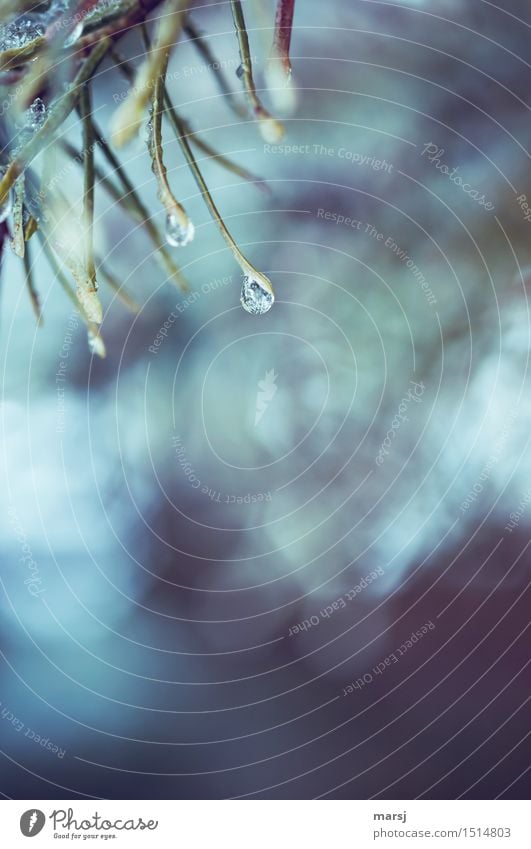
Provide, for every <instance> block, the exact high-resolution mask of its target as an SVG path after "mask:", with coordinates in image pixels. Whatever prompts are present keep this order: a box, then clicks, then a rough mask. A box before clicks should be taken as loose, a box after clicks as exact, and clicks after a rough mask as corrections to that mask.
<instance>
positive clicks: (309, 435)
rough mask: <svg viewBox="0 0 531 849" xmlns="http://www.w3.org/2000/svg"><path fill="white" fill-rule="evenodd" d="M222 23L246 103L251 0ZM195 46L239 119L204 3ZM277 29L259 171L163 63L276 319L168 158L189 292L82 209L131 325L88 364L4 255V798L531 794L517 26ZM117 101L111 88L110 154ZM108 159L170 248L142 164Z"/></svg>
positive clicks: (517, 14) (128, 158) (77, 332)
mask: <svg viewBox="0 0 531 849" xmlns="http://www.w3.org/2000/svg"><path fill="white" fill-rule="evenodd" d="M244 8H245V13H246V16H247V24H248V28H249V34H250V41H251V50H252V55H253V57H254V59H255V66H256V77H257V85H258V87H259V89H260V90H261V91H262V90H263V89H264V75H263V69H264V65H265V60H266V59H267V55H268V51H269V45H270V43H271V38H272V21H273V16H274V8H273V3H272V2H258V0H247V2H246V3H245V4H244ZM195 21H196V24H197V25H198V26H199V27H200V28H201V30H203V31H204V32H205V33H206V34H207V36H208V42H209V44H210V46H211V48H212V50H213V51H214V52H215V54H216V56H217V57H218V59H219V62H220V65H221V67H223V69H224V70H225V72H226V74H227V75H228V77H229V78H230V80H231V82H232V84H233V86H234V90H235V91H236V92H239V89H240V85H241V83H240V81H239V80H238V78H237V76H236V73H235V72H236V69H237V67H238V64H239V59H238V53H237V44H236V41H235V37H234V33H233V29H232V19H231V14H230V8H229V5H228V4H227V3H225V2H222V3H214V4H208V5H204V6H203V5H201V4H199V3H197V4H196V8H195ZM294 23H295V26H294V33H293V39H292V59H293V68H294V88H295V90H296V93H297V105H296V109H295V110H294V111H293V112H291V113H289V114H287V115H285V116H283V117H284V121H285V126H286V135H285V138H284V139H283V140H282V142H281V143H280V146H277V147H275V146H271V145H268V144H267V143H265V142H264V141H263V140H262V138H261V137H260V135H259V133H258V131H257V128H256V125H255V124H253V123H252V121H250V120H249V121H248V120H238V119H237V118H235V117H234V115H233V114H232V113H231V112H230V111H229V110H228V109H227V104H226V102H225V98H224V97H223V96H222V95H221V94H220V92H219V90H218V88H217V85H216V80H215V78H214V75H213V73H212V69H211V68H209V67H208V66H207V65H206V64H205V61H204V59H202V58H201V57H200V56H199V55H198V53H197V52H196V51H195V50H194V45H193V44H192V43H190V41H187V40H186V39H183V41H182V44H181V45H180V46H179V47H178V49H177V50H176V52H175V53H174V56H173V59H172V65H171V80H172V82H171V91H172V94H173V97H174V99H175V102H176V103H177V104H178V106H179V108H180V111H181V112H182V114H183V115H184V116H185V117H186V118H187V119H188V120H189V121H190V122H191V123H192V125H193V126H194V128H195V129H196V130H198V131H201V132H202V134H203V137H204V138H205V140H207V141H209V142H210V143H211V144H213V145H215V147H216V148H217V149H218V150H219V151H220V152H223V153H225V154H227V155H230V156H231V157H232V158H234V159H236V160H237V161H238V162H239V163H241V164H242V165H244V166H245V167H248V168H250V169H252V170H253V171H254V172H256V173H257V174H258V175H260V176H261V177H262V178H263V179H264V180H265V181H266V182H267V186H268V187H269V189H270V193H269V194H268V193H267V192H264V191H260V190H259V189H257V187H256V186H253V185H251V184H249V183H247V182H244V181H242V180H240V179H238V178H237V177H235V176H234V175H233V174H231V173H228V172H226V171H224V170H223V169H222V168H221V167H220V166H219V163H217V162H215V161H213V160H212V159H208V158H204V157H203V158H202V160H201V165H202V167H203V169H204V172H205V175H206V177H207V179H208V183H209V186H210V188H211V191H212V193H213V196H214V198H215V201H216V203H217V204H218V206H219V209H220V211H221V212H222V214H223V217H224V219H225V222H226V224H227V226H228V227H229V229H230V230H231V232H232V233H233V235H234V237H235V238H236V239H237V241H238V243H239V244H240V245H241V246H242V249H243V250H244V252H245V254H246V255H247V256H248V257H249V259H251V261H252V262H253V263H255V264H256V266H257V267H258V268H260V269H261V270H262V271H264V272H265V273H266V274H267V275H268V276H269V277H270V278H271V280H272V283H273V285H274V288H275V291H276V297H277V301H276V303H275V305H274V307H273V309H272V310H271V311H270V312H269V313H268V314H267V315H265V316H261V317H258V316H250V315H248V314H247V313H245V312H244V311H243V310H242V309H241V306H240V304H239V292H240V285H241V274H240V271H239V269H238V267H237V266H236V265H235V263H234V261H233V259H232V256H231V254H230V252H229V250H228V249H227V248H226V246H225V243H224V242H223V241H222V239H221V237H220V236H219V233H218V230H217V228H216V226H215V224H214V223H212V221H211V220H210V218H209V215H208V212H207V210H206V207H205V206H204V203H203V200H202V198H201V196H200V194H199V192H198V190H197V188H196V186H195V184H194V182H193V180H192V178H191V176H190V174H189V172H188V170H187V168H186V165H185V163H184V161H183V159H182V157H181V154H180V151H179V149H178V146H177V143H176V142H175V141H174V140H173V138H172V136H171V135H170V133H169V131H168V133H167V140H166V157H167V160H168V167H169V175H170V180H171V182H172V186H173V187H174V189H175V191H176V193H177V194H178V197H179V199H180V200H181V201H182V202H183V203H184V204H185V206H186V208H187V210H188V212H189V214H190V216H191V218H192V219H193V221H194V223H195V226H196V237H195V240H194V242H193V243H192V244H190V245H189V246H187V247H186V248H184V249H178V250H175V254H174V255H175V259H176V261H178V262H179V263H181V265H182V268H183V270H184V273H185V274H186V276H187V278H188V280H189V281H190V285H191V292H190V293H189V294H187V295H184V294H182V293H181V292H179V291H178V289H177V288H175V287H174V286H172V284H171V283H170V282H168V280H167V279H166V278H165V276H164V273H163V272H162V271H161V269H160V266H159V265H158V264H157V263H156V262H155V261H154V259H153V254H152V248H151V246H150V243H149V242H148V241H147V240H146V239H145V238H144V235H143V233H142V232H141V231H140V228H138V227H136V226H135V225H134V224H133V225H132V224H131V222H130V221H129V220H128V219H126V218H125V217H124V216H123V215H122V213H121V212H120V211H119V210H118V209H117V208H116V206H114V205H113V204H112V202H108V201H107V200H106V199H105V196H104V194H103V193H102V192H99V193H98V204H97V209H96V214H97V224H96V233H97V245H98V253H99V255H100V256H102V257H105V258H106V259H107V260H108V262H109V264H110V266H112V268H113V270H114V273H115V274H116V275H117V276H118V277H119V279H120V281H121V282H123V284H124V285H125V286H126V287H127V289H128V291H130V292H132V293H134V296H135V298H136V299H137V300H138V301H139V304H140V306H141V309H140V311H139V312H138V314H136V315H135V314H131V313H130V312H128V311H127V310H126V309H125V308H124V306H123V304H122V303H121V302H120V301H119V300H118V299H117V298H116V297H115V296H113V293H112V292H111V293H110V294H109V293H108V292H106V291H105V290H104V289H103V288H102V293H103V300H104V307H105V318H104V323H103V327H102V334H103V337H104V339H105V343H106V346H107V358H106V359H105V360H100V359H97V358H96V357H93V356H92V355H91V354H90V352H89V351H88V350H87V344H86V332H85V331H84V330H83V327H82V324H81V321H80V317H79V315H77V314H76V312H75V310H73V308H72V306H71V304H70V303H69V302H68V301H67V300H66V299H65V297H64V295H63V293H62V292H61V291H60V289H59V287H58V285H57V281H56V280H54V275H53V273H52V272H51V270H50V268H49V266H48V265H47V264H46V260H45V259H44V257H43V256H42V255H40V254H39V252H38V251H37V252H36V253H35V254H34V263H35V273H36V279H37V282H38V285H39V289H40V292H41V296H42V300H43V305H44V326H43V327H42V328H39V329H36V328H35V322H34V319H33V316H32V313H31V307H30V305H29V303H28V300H27V297H26V292H25V289H24V281H23V276H22V274H21V270H20V268H19V264H18V263H17V262H15V259H14V257H12V256H11V255H10V252H9V251H7V252H6V254H5V256H4V261H3V267H2V293H1V334H0V345H1V356H2V359H1V365H2V371H1V375H2V396H1V406H0V412H1V416H0V422H1V453H0V467H1V479H2V482H3V483H2V487H1V493H0V499H1V503H2V509H1V510H0V524H1V536H0V558H1V566H2V568H1V582H2V585H1V594H0V611H1V616H0V649H1V654H0V702H1V704H0V719H1V721H0V744H1V746H0V747H1V750H2V770H1V781H0V791H1V792H2V793H3V794H4V795H5V796H7V797H13V798H21V799H22V798H25V799H31V798H40V799H43V798H50V799H52V798H59V799H60V798H87V797H89V798H90V797H102V798H122V799H127V798H146V799H149V798H163V799H164V798H180V799H182V798H227V797H250V798H288V799H289V798H314V797H326V798H362V799H363V798H389V799H409V798H416V797H423V798H457V797H459V798H494V797H503V798H525V797H526V796H527V794H528V793H529V772H528V770H529V764H530V759H529V755H530V747H529V738H528V733H529V732H528V728H529V704H528V702H529V698H530V696H531V688H530V681H531V678H530V675H529V670H528V664H529V660H530V657H531V652H530V645H531V643H530V640H529V632H528V630H527V629H528V626H529V594H528V589H529V565H530V558H531V554H530V551H529V543H530V535H529V532H530V526H531V488H530V487H531V481H530V457H529V436H530V427H529V422H530V412H531V402H530V400H529V388H530V385H529V384H530V382H529V374H528V371H529V339H530V321H529V303H528V288H529V280H530V277H529V274H530V272H531V247H530V246H531V238H530V236H531V220H526V219H529V218H531V214H529V215H528V214H527V211H526V203H527V202H528V200H529V203H530V204H531V163H530V154H529V152H528V149H529V139H530V136H531V101H530V96H529V89H530V82H531V10H530V8H529V4H528V3H526V2H524V0H508V1H507V2H506V3H505V4H503V8H502V6H501V4H500V5H499V6H498V5H496V4H495V3H492V2H486V0H466V2H465V0H426V2H422V0H416V2H413V0H410V2H380V0H352V2H349V3H342V2H340V0H333V2H327V3H322V2H318V0H298V3H297V7H296V13H295V22H294ZM120 50H121V52H122V54H127V55H128V56H130V57H131V58H132V59H133V60H135V57H138V58H141V54H142V46H141V42H140V39H139V38H138V36H137V35H135V34H131V35H130V36H128V37H127V38H126V39H125V40H124V42H123V44H121V45H120ZM126 90H127V82H126V81H124V80H123V79H122V78H121V77H120V76H119V75H118V74H117V73H116V71H115V70H113V68H112V66H111V65H110V64H106V65H104V66H102V68H101V69H100V72H99V74H98V77H97V82H96V88H95V93H94V98H95V108H96V110H97V115H98V120H99V122H100V123H101V124H102V126H106V125H107V124H108V122H109V120H110V118H111V116H112V114H113V112H114V110H115V108H116V104H117V102H119V101H120V98H121V97H123V96H124V92H126ZM262 93H263V97H264V100H265V101H266V102H267V103H268V105H269V106H271V108H274V107H275V106H276V105H277V106H279V107H280V111H281V112H282V108H283V107H284V105H285V104H284V100H285V98H282V96H281V95H282V92H276V93H275V92H274V91H272V92H267V91H262ZM68 132H70V135H71V138H72V139H73V140H74V141H77V142H78V143H79V130H78V128H77V126H76V123H75V121H74V120H73V119H72V121H71V130H69V131H68ZM122 161H123V162H124V165H125V167H126V169H127V172H128V174H129V175H130V177H131V178H132V179H133V180H134V182H135V185H136V186H137V187H139V188H140V190H141V193H142V197H143V199H144V201H145V202H146V204H148V205H149V207H150V209H151V210H152V213H153V220H154V221H155V222H156V223H157V224H161V223H162V224H163V219H164V212H163V211H162V210H161V208H160V205H157V202H156V187H155V186H154V179H153V175H152V173H151V170H150V166H149V161H148V158H147V155H146V151H145V144H144V142H143V140H142V139H140V140H139V141H138V142H134V143H133V144H132V145H131V146H130V147H128V148H127V149H126V150H125V153H124V155H123V156H122ZM58 167H59V166H58ZM63 182H64V185H63V189H64V191H65V192H66V193H67V194H68V196H69V198H70V200H71V202H72V203H74V202H76V200H77V199H78V198H79V193H80V191H81V186H82V174H81V171H79V172H78V171H76V170H74V169H71V170H70V171H69V172H68V176H67V178H66V179H65V180H64V181H63ZM165 323H166V325H165ZM161 329H162V331H161Z"/></svg>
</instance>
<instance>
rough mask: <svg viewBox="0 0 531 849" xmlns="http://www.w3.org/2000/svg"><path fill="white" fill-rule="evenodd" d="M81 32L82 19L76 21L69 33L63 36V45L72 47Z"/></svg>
mask: <svg viewBox="0 0 531 849" xmlns="http://www.w3.org/2000/svg"><path fill="white" fill-rule="evenodd" d="M82 32H83V21H78V23H77V24H76V25H75V27H74V29H73V30H72V32H71V33H69V34H68V35H67V37H66V38H65V43H64V46H65V47H73V46H74V44H75V43H76V41H79V39H80V38H81V34H82Z"/></svg>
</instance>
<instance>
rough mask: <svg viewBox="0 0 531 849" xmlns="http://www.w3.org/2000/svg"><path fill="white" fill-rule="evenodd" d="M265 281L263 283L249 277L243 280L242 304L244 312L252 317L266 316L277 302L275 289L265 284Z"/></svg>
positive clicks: (246, 276)
mask: <svg viewBox="0 0 531 849" xmlns="http://www.w3.org/2000/svg"><path fill="white" fill-rule="evenodd" d="M265 279H266V278H264V282H261V281H260V280H258V279H257V278H256V277H251V276H249V275H245V277H244V278H243V282H242V293H241V296H240V302H241V305H242V307H243V308H244V310H245V311H246V312H248V313H251V315H264V313H266V312H269V310H270V309H271V307H272V306H273V304H274V302H275V295H274V292H273V289H272V288H271V286H270V285H267V284H266V283H265Z"/></svg>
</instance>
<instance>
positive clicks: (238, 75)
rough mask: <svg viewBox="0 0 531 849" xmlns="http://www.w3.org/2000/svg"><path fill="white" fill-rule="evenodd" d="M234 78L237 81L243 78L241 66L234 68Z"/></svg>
mask: <svg viewBox="0 0 531 849" xmlns="http://www.w3.org/2000/svg"><path fill="white" fill-rule="evenodd" d="M236 76H237V77H238V79H239V80H241V78H242V77H243V65H238V67H237V68H236Z"/></svg>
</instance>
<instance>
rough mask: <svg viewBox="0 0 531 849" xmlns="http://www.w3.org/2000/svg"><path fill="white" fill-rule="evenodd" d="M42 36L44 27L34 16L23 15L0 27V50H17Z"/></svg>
mask: <svg viewBox="0 0 531 849" xmlns="http://www.w3.org/2000/svg"><path fill="white" fill-rule="evenodd" d="M43 35H44V26H43V24H42V22H41V20H40V18H39V17H38V16H36V15H23V16H20V17H19V18H17V19H16V20H14V21H12V22H11V23H9V24H7V26H3V27H0V49H1V50H19V49H20V48H21V47H25V46H26V44H30V43H31V42H32V41H35V40H36V39H37V38H41V37H42V36H43Z"/></svg>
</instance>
